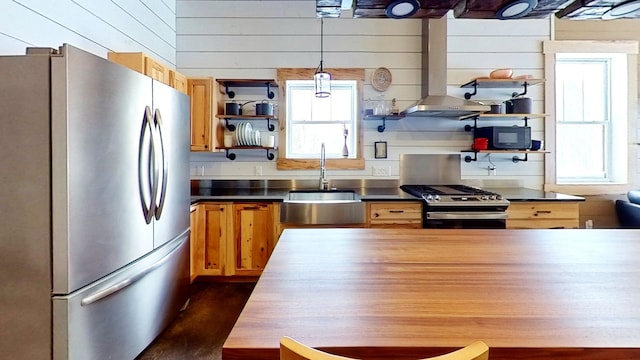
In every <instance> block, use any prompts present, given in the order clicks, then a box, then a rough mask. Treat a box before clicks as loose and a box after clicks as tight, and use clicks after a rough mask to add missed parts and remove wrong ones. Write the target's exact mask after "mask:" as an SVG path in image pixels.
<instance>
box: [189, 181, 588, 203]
mask: <svg viewBox="0 0 640 360" xmlns="http://www.w3.org/2000/svg"><path fill="white" fill-rule="evenodd" d="M314 185H316V184H315V182H313V181H238V182H233V181H211V180H206V181H204V182H202V181H200V180H192V182H191V203H196V202H201V201H275V202H279V201H283V200H284V198H285V197H286V196H287V193H288V191H289V190H292V189H315V187H314ZM331 185H332V188H337V189H352V190H355V191H356V192H357V193H358V195H360V198H361V199H362V200H363V201H416V200H420V199H418V198H416V197H414V196H413V195H409V194H407V193H405V192H404V191H402V190H401V189H400V188H399V184H397V181H395V180H378V181H371V180H368V181H364V180H362V181H361V180H347V181H342V182H340V183H337V182H336V183H333V184H331ZM483 189H485V190H488V191H493V192H495V193H498V194H500V195H502V196H504V197H505V198H506V199H507V200H509V201H513V202H518V201H584V200H585V199H584V198H583V197H580V196H573V195H567V194H560V193H554V192H546V191H542V190H535V189H528V188H523V187H500V188H498V187H496V188H493V187H483Z"/></svg>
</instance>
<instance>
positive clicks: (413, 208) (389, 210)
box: [369, 202, 422, 228]
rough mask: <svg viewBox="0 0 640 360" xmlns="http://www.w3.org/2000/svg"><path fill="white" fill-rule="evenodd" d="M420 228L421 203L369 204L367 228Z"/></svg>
mask: <svg viewBox="0 0 640 360" xmlns="http://www.w3.org/2000/svg"><path fill="white" fill-rule="evenodd" d="M394 225H398V226H399V227H414V228H420V227H422V203H420V202H374V203H369V226H371V227H376V226H382V227H393V226H394Z"/></svg>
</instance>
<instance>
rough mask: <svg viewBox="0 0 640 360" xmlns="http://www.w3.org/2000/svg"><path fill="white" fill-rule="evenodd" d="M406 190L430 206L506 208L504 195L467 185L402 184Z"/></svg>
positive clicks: (506, 201)
mask: <svg viewBox="0 0 640 360" xmlns="http://www.w3.org/2000/svg"><path fill="white" fill-rule="evenodd" d="M400 188H401V189H402V190H404V191H405V192H407V193H409V194H411V195H413V196H415V197H418V198H422V199H423V200H424V201H425V203H426V205H427V206H428V207H450V208H459V209H460V208H464V209H471V208H473V209H482V208H493V209H496V210H502V211H504V210H506V208H507V207H508V206H509V201H508V200H506V199H505V198H503V197H502V195H500V194H497V193H494V192H491V191H486V190H482V189H480V188H476V187H473V186H467V185H402V186H400Z"/></svg>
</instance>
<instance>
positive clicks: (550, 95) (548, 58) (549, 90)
mask: <svg viewBox="0 0 640 360" xmlns="http://www.w3.org/2000/svg"><path fill="white" fill-rule="evenodd" d="M558 53H594V54H595V53H622V54H626V55H627V74H628V79H629V80H628V82H627V146H626V149H627V153H628V154H629V156H628V157H627V179H626V183H592V184H558V183H557V176H556V158H555V154H556V100H555V99H556V91H555V83H556V76H555V69H556V67H555V64H556V54H558ZM637 54H638V42H637V41H571V40H551V41H544V42H543V55H544V61H545V67H544V68H545V79H546V86H545V109H546V110H545V112H546V113H547V114H548V117H547V118H546V120H545V147H546V149H547V150H549V151H550V153H551V156H548V157H547V158H546V161H545V173H544V177H545V184H544V190H545V191H554V192H562V193H570V194H580V195H597V194H620V193H624V192H626V191H628V190H629V189H630V188H631V187H633V183H634V181H633V177H634V176H635V158H634V157H633V156H632V154H633V152H631V149H632V144H633V143H634V140H633V139H634V137H635V133H636V131H637V130H636V116H637V94H638V88H637V73H638V72H637V64H638V60H637Z"/></svg>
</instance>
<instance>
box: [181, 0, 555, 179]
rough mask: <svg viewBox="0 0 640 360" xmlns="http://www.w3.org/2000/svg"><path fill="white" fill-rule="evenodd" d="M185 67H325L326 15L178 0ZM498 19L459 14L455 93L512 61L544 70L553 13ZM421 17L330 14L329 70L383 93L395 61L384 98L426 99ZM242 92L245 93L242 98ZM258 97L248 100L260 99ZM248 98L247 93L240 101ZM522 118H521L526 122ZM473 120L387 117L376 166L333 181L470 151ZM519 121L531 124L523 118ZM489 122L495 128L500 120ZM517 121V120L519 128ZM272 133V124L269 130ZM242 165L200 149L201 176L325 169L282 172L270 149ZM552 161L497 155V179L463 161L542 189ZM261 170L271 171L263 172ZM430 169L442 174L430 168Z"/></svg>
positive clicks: (295, 6) (195, 70) (219, 72)
mask: <svg viewBox="0 0 640 360" xmlns="http://www.w3.org/2000/svg"><path fill="white" fill-rule="evenodd" d="M177 6H178V11H177V13H178V19H177V24H178V70H179V71H181V72H183V73H185V74H187V75H189V76H213V77H217V78H275V74H276V69H277V68H278V67H315V66H317V64H318V62H319V58H320V51H319V49H320V38H319V34H320V20H319V19H317V18H316V17H315V2H314V1H308V0H307V1H305V0H290V1H269V0H267V1H257V0H255V1H254V0H247V1H230V0H209V1H203V0H200V1H194V0H178V5H177ZM514 24H515V23H512V22H501V21H498V20H469V19H453V18H449V20H448V28H449V36H448V41H447V43H448V67H449V69H448V71H447V76H448V85H449V86H448V90H449V93H450V94H451V95H455V96H460V97H461V96H463V94H464V92H465V91H466V90H463V89H460V85H461V84H464V83H466V82H468V81H469V80H471V79H473V78H474V77H476V76H486V75H487V74H488V73H489V72H490V71H491V70H493V69H495V68H500V67H512V68H514V69H515V71H516V73H517V74H532V75H534V76H542V74H543V71H542V63H543V62H542V54H541V49H542V46H541V43H542V41H543V40H548V39H549V38H550V25H549V20H548V19H542V20H522V21H518V22H517V24H518V26H513V25H514ZM421 26H422V21H421V20H419V19H405V20H392V19H353V18H338V19H325V26H324V33H325V37H324V61H325V63H326V65H327V66H329V67H360V68H364V69H365V89H364V97H365V99H374V100H375V99H377V98H378V96H379V95H380V93H378V92H377V91H376V90H374V89H373V88H372V87H371V81H370V80H371V73H372V72H373V71H374V70H375V69H376V68H377V67H386V68H388V69H389V70H391V73H392V76H393V82H392V85H391V86H390V87H389V89H388V90H387V91H386V92H385V93H384V94H383V96H384V98H385V99H386V100H387V101H388V100H391V99H392V98H397V99H398V104H399V107H400V109H401V110H402V109H404V108H407V107H409V106H410V105H411V104H412V103H413V102H415V101H416V100H418V99H419V98H420V97H421V84H422V81H421V69H420V67H421V51H422V37H421ZM511 92H512V91H511V90H503V91H502V92H496V91H487V92H486V93H484V94H483V95H482V97H480V96H478V99H477V100H481V99H483V100H487V99H494V100H505V99H506V98H508V97H510V94H511ZM543 94H544V87H542V86H540V87H539V88H536V89H532V90H531V92H530V95H531V96H532V97H534V99H535V108H536V110H538V109H540V111H541V109H543V108H544V106H543V104H542V97H543ZM239 96H240V95H239ZM260 96H261V94H259V93H249V94H247V95H246V99H255V98H259V97H260ZM240 98H241V99H242V97H240ZM516 123H518V122H516ZM465 124H466V122H459V121H455V120H449V119H441V118H427V119H425V118H421V117H420V118H419V117H413V118H405V119H402V120H400V121H388V122H387V124H386V125H387V129H386V131H385V132H384V133H379V132H377V130H376V128H377V126H378V125H380V123H379V122H373V121H371V122H369V121H368V122H366V123H365V148H364V151H365V154H364V155H365V159H366V168H365V170H362V171H346V170H345V171H329V174H328V175H329V177H330V178H344V179H353V178H374V177H373V167H383V168H388V169H390V176H389V177H375V178H391V179H396V178H398V176H399V172H400V171H399V170H400V169H399V166H400V164H399V155H400V154H403V153H410V154H429V153H457V154H459V151H460V150H461V149H464V148H468V147H469V145H470V143H471V134H470V133H467V132H464V130H463V127H464V125H465ZM518 124H521V122H520V123H518ZM488 125H491V124H490V123H489V124H488ZM509 125H511V123H510V124H509ZM531 126H532V127H533V129H534V136H536V137H539V138H542V132H543V122H542V121H537V122H534V121H532V122H531ZM259 129H260V130H261V131H262V128H259ZM375 141H386V142H387V144H388V151H387V152H388V158H387V159H374V151H373V143H374V142H375ZM237 155H238V157H237V159H236V160H235V161H229V160H227V159H226V158H224V156H223V155H222V154H215V153H214V154H211V153H192V156H191V159H192V166H191V171H192V177H193V178H217V179H253V178H270V179H277V178H292V177H296V178H315V177H317V174H316V171H277V170H276V168H275V163H274V162H270V161H268V160H267V159H266V157H265V156H264V154H263V153H262V152H259V151H256V152H242V153H241V152H238V153H237ZM543 157H544V155H535V156H532V157H531V160H530V161H528V162H527V163H519V164H514V163H513V162H512V161H511V156H509V155H495V154H494V155H492V156H491V159H490V160H491V161H492V162H493V163H494V164H495V165H496V167H497V175H496V176H489V172H488V170H487V166H488V165H490V164H489V162H488V160H489V158H488V156H484V157H483V156H481V157H480V161H478V162H474V163H470V164H467V163H464V162H463V161H461V166H462V174H463V177H465V178H473V179H482V178H491V179H510V180H512V179H517V180H522V182H523V184H525V185H527V186H529V187H533V188H541V186H542V182H543V169H544V166H543ZM256 167H258V168H259V169H260V170H261V171H262V174H263V175H256ZM425 171H433V169H431V170H425Z"/></svg>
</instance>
